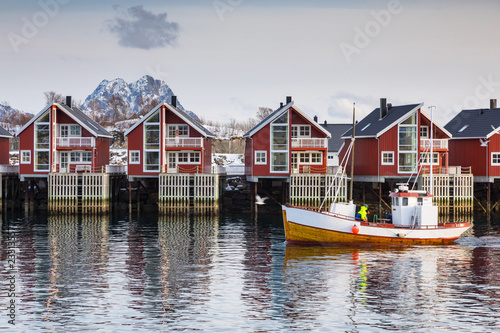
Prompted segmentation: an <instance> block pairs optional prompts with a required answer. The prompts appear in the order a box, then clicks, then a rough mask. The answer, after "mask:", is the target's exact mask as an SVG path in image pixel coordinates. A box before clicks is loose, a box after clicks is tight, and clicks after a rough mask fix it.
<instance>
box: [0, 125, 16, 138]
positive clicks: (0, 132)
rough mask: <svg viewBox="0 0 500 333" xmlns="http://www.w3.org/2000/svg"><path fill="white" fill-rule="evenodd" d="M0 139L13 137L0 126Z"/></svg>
mask: <svg viewBox="0 0 500 333" xmlns="http://www.w3.org/2000/svg"><path fill="white" fill-rule="evenodd" d="M0 137H8V138H12V137H13V135H12V134H11V133H10V132H9V131H7V130H6V129H5V128H3V127H2V126H0Z"/></svg>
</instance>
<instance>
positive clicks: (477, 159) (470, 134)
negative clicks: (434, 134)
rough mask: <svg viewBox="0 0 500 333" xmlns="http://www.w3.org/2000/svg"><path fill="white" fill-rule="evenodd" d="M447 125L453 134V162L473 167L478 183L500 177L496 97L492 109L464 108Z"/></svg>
mask: <svg viewBox="0 0 500 333" xmlns="http://www.w3.org/2000/svg"><path fill="white" fill-rule="evenodd" d="M445 128H446V129H447V130H448V131H449V132H450V133H451V134H452V135H453V137H452V138H451V140H450V143H449V150H450V164H452V165H457V166H462V167H469V166H470V167H471V172H472V174H474V181H475V182H490V183H492V182H494V181H495V179H499V178H500V134H499V132H500V108H497V101H496V99H492V100H490V108H489V109H475V110H462V111H461V112H460V113H459V114H457V115H456V116H455V117H454V118H453V119H452V120H450V122H448V124H446V126H445Z"/></svg>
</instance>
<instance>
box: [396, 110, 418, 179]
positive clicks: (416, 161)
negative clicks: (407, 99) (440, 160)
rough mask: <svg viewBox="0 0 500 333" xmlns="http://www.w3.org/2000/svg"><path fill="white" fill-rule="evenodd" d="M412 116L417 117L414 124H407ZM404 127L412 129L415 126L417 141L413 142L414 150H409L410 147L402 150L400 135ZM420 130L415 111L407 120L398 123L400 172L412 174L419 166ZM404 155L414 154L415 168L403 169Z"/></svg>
mask: <svg viewBox="0 0 500 333" xmlns="http://www.w3.org/2000/svg"><path fill="white" fill-rule="evenodd" d="M412 117H415V119H414V124H405V122H406V121H407V120H409V119H410V118H412ZM402 128H410V129H412V128H413V129H414V131H415V140H416V141H415V142H413V143H412V146H414V149H412V150H409V149H408V150H406V149H404V150H402V149H401V147H402V146H403V145H402V144H401V141H400V135H401V129H402ZM419 131H420V128H419V127H418V117H417V113H413V114H412V115H411V116H409V117H407V118H406V119H405V120H403V121H402V122H400V123H399V125H398V155H397V159H398V173H399V174H412V173H413V172H415V171H416V170H417V168H418V158H419V155H418V135H419V134H420V132H419ZM406 146H407V145H405V146H404V147H406ZM403 155H408V156H413V158H414V159H415V166H414V167H413V170H402V167H403V166H401V163H400V160H401V157H402V156H403Z"/></svg>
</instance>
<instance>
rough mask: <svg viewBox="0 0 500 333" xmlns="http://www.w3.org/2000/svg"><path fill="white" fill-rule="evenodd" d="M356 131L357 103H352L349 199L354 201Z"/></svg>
mask: <svg viewBox="0 0 500 333" xmlns="http://www.w3.org/2000/svg"><path fill="white" fill-rule="evenodd" d="M355 132H356V103H352V138H351V141H352V150H351V184H350V189H349V190H350V192H349V201H350V202H352V188H353V184H352V183H353V176H354V140H355V136H356V134H355Z"/></svg>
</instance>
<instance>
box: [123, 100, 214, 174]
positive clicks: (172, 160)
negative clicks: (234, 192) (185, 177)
mask: <svg viewBox="0 0 500 333" xmlns="http://www.w3.org/2000/svg"><path fill="white" fill-rule="evenodd" d="M125 135H126V136H127V137H128V148H127V149H128V175H129V179H130V180H132V179H133V178H144V177H158V175H159V174H160V173H211V163H212V139H213V138H214V137H215V136H214V135H213V134H212V133H210V131H208V130H207V129H206V128H204V127H203V126H202V125H200V124H199V123H198V122H197V121H196V120H194V119H193V118H192V117H190V116H189V115H188V114H187V113H186V112H184V111H183V110H181V109H179V108H178V107H177V98H176V97H175V96H173V97H172V104H167V103H163V104H159V105H158V106H156V107H155V108H154V109H153V110H151V111H150V112H149V113H148V114H146V115H145V116H144V117H142V119H141V120H139V121H138V122H137V123H135V124H134V125H133V126H132V127H131V128H130V129H129V130H128V131H127V132H125Z"/></svg>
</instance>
